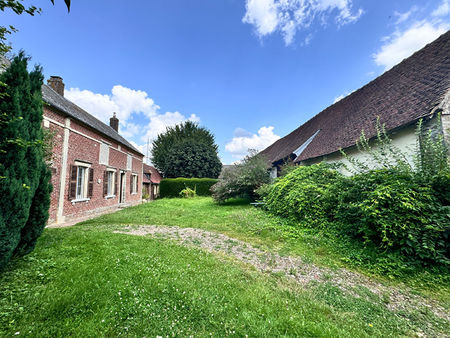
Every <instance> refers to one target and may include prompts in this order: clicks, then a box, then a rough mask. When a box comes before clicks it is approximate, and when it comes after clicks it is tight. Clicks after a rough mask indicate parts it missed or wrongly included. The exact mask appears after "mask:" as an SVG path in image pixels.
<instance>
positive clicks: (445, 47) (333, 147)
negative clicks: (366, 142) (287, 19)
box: [261, 31, 450, 163]
mask: <svg viewBox="0 0 450 338" xmlns="http://www.w3.org/2000/svg"><path fill="white" fill-rule="evenodd" d="M449 88H450V31H448V32H447V33H445V34H443V35H441V36H440V37H439V38H438V39H437V40H435V41H434V42H432V43H430V44H428V45H427V46H425V47H424V48H423V49H421V50H420V51H418V52H416V53H414V54H413V55H412V56H410V57H409V58H407V59H405V60H403V61H402V62H401V63H399V64H398V65H396V66H395V67H393V68H392V69H391V70H389V71H387V72H385V73H384V74H383V75H381V76H379V77H378V78H376V79H375V80H373V81H372V82H370V83H368V84H367V85H365V86H364V87H362V88H360V89H358V90H357V91H355V92H353V93H352V94H350V95H348V96H347V97H345V98H343V99H342V100H340V101H338V102H337V103H335V104H333V105H331V106H329V107H328V108H326V109H325V110H323V111H322V112H320V113H319V114H317V115H316V116H314V117H313V118H312V119H310V120H309V121H307V122H306V123H305V124H303V125H301V126H300V127H299V128H297V129H296V130H294V131H293V132H291V133H290V134H288V135H287V136H285V137H283V138H281V139H279V140H278V141H276V142H275V143H273V144H272V145H271V146H269V147H268V148H266V149H264V150H263V151H262V152H261V154H262V155H264V156H265V158H266V159H267V160H268V161H269V162H270V163H273V162H277V161H279V160H282V159H285V158H287V157H288V156H290V155H291V154H292V153H294V152H295V151H296V150H298V149H299V148H300V149H301V153H300V154H298V153H297V155H299V156H298V157H297V158H296V159H295V161H296V162H299V161H303V160H307V159H312V158H316V157H320V156H323V155H327V154H331V153H334V152H336V151H338V150H339V149H340V148H347V147H350V146H353V145H355V143H356V141H357V140H358V139H359V137H360V135H361V131H362V130H363V129H364V131H365V133H366V136H368V137H369V138H370V137H373V136H375V135H376V131H375V126H376V121H377V117H379V118H380V122H381V123H384V124H385V125H386V129H387V130H392V129H396V128H399V127H402V126H405V125H408V124H411V123H414V122H415V121H417V120H418V119H420V118H422V117H424V116H427V115H429V114H430V113H431V112H432V110H433V108H435V107H436V106H437V105H439V103H441V101H442V100H443V98H444V96H445V94H446V92H447V91H448V90H449ZM318 131H319V132H318ZM317 132H318V133H317ZM315 133H317V134H316V135H315V136H314V137H312V136H313V135H314V134H315ZM307 141H308V142H310V143H309V144H307V146H306V147H304V148H302V147H301V146H302V145H304V144H305V142H307Z"/></svg>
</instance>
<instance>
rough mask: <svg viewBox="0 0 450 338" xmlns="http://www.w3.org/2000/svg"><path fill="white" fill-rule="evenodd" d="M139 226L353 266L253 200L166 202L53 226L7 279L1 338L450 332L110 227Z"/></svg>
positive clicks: (2, 290)
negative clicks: (215, 236)
mask: <svg viewBox="0 0 450 338" xmlns="http://www.w3.org/2000/svg"><path fill="white" fill-rule="evenodd" d="M140 224H151V225H169V226H170V225H172V226H179V227H195V228H202V229H206V230H214V231H218V232H222V233H226V234H228V235H229V236H231V237H236V238H240V239H243V240H246V241H249V242H251V243H253V244H257V245H259V246H261V247H265V248H270V249H271V250H277V251H278V250H281V251H284V252H289V253H291V254H298V255H301V256H302V257H306V258H307V259H309V260H311V261H313V262H317V264H324V265H331V266H340V265H343V264H346V263H345V262H346V261H345V259H344V258H345V257H346V255H345V252H344V253H341V252H340V251H339V250H337V248H336V247H334V246H332V245H331V246H327V245H326V242H325V240H324V239H320V238H315V237H314V236H313V235H311V234H308V233H307V232H305V233H303V234H298V233H296V232H292V230H289V228H287V229H286V228H285V227H286V225H283V224H280V223H279V222H278V221H277V220H276V219H273V218H271V217H269V216H268V215H266V214H265V213H264V212H263V211H261V210H258V209H254V208H252V207H249V206H248V205H244V204H239V203H235V204H229V205H225V206H217V205H215V204H214V203H213V202H212V201H211V199H210V198H196V199H190V200H186V199H167V200H159V201H156V202H152V203H148V204H144V205H140V206H137V207H133V208H128V209H125V210H122V211H120V212H117V213H115V214H110V215H105V216H102V217H99V218H97V219H94V220H90V221H87V222H84V223H82V224H79V225H76V226H73V227H70V228H61V229H46V230H45V232H44V234H43V236H42V237H41V238H40V239H39V242H38V245H37V247H36V250H35V251H34V252H33V253H32V254H30V255H28V256H26V257H24V258H21V259H17V260H15V261H13V262H12V263H11V264H10V265H9V266H8V267H7V269H6V271H4V272H3V273H2V274H1V275H0V336H23V335H25V336H67V335H72V336H117V335H129V336H141V337H142V336H147V337H151V336H172V335H176V336H189V335H193V336H210V335H213V336H226V335H234V336H245V335H248V336H282V335H285V336H342V337H359V336H380V337H381V336H404V335H409V336H413V335H414V334H415V333H421V332H425V333H426V334H429V335H433V334H436V335H444V334H445V333H446V332H447V330H448V329H449V326H448V323H446V322H443V321H439V320H437V319H436V318H433V316H432V315H431V314H429V313H423V312H420V313H419V312H418V313H414V314H402V313H394V312H392V311H390V310H388V309H387V307H386V306H385V304H384V303H383V299H379V298H376V297H373V295H372V296H370V297H360V296H359V295H353V296H350V295H347V294H344V293H343V292H342V291H340V290H339V289H338V288H336V287H334V286H332V285H328V284H327V283H324V284H321V285H318V286H317V287H311V288H308V289H303V288H301V287H300V286H299V285H298V284H296V283H295V282H293V281H291V280H289V279H287V278H285V277H283V276H280V275H277V274H268V273H261V272H258V271H256V270H255V269H254V268H252V267H251V266H248V265H244V264H242V263H239V262H238V261H236V260H235V259H232V258H230V257H228V256H224V255H213V254H210V253H207V252H205V251H202V250H199V249H195V248H187V247H183V246H181V245H178V244H176V243H174V242H171V241H167V240H162V239H154V238H151V237H138V236H130V235H125V234H116V233H113V232H112V230H113V229H117V228H119V227H122V226H123V225H140ZM283 227H284V228H283ZM287 227H288V226H287ZM282 228H283V230H281V229H282ZM295 243H296V244H295ZM431 279H432V282H430V284H428V283H427V282H426V281H424V282H423V284H424V286H423V287H421V288H418V292H427V291H426V290H428V288H429V285H435V286H436V288H437V289H438V291H436V293H435V294H433V295H436V298H438V299H440V300H441V302H442V303H444V304H446V303H447V302H446V299H445V297H444V296H442V295H444V294H445V293H446V292H448V290H449V289H448V285H446V284H445V283H444V282H442V283H438V282H439V279H438V278H437V277H435V279H433V278H431ZM444 281H445V279H444ZM394 282H396V277H394ZM423 290H425V291H423ZM361 292H362V293H364V292H365V291H364V290H361ZM430 294H431V291H430ZM447 305H448V304H447Z"/></svg>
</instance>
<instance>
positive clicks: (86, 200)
mask: <svg viewBox="0 0 450 338" xmlns="http://www.w3.org/2000/svg"><path fill="white" fill-rule="evenodd" d="M90 200H91V199H90V198H89V197H86V198H79V199H76V200H71V201H70V202H72V205H74V204H75V203H80V202H86V203H87V202H89V201H90Z"/></svg>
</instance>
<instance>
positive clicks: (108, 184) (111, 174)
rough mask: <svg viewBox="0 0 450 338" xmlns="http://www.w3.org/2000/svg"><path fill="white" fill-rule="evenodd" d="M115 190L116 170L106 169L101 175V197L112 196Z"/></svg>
mask: <svg viewBox="0 0 450 338" xmlns="http://www.w3.org/2000/svg"><path fill="white" fill-rule="evenodd" d="M116 190H117V182H116V170H115V169H106V170H105V174H104V177H103V197H106V198H111V197H114V196H115V194H116Z"/></svg>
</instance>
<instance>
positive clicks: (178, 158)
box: [164, 140, 222, 178]
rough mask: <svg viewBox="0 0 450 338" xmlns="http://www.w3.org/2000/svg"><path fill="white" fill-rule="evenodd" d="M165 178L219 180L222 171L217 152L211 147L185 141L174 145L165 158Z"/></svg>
mask: <svg viewBox="0 0 450 338" xmlns="http://www.w3.org/2000/svg"><path fill="white" fill-rule="evenodd" d="M165 160H166V161H167V162H166V163H167V167H166V169H165V171H164V176H165V177H168V178H174V177H188V178H192V177H197V178H217V177H218V176H219V174H220V171H221V169H222V163H221V162H220V159H219V156H218V155H217V152H216V151H215V150H214V149H213V148H212V147H211V146H209V145H206V144H204V143H200V142H193V141H191V140H190V141H185V142H182V143H180V144H176V145H174V146H173V147H172V148H171V149H170V150H169V152H168V153H167V154H166V156H165Z"/></svg>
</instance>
